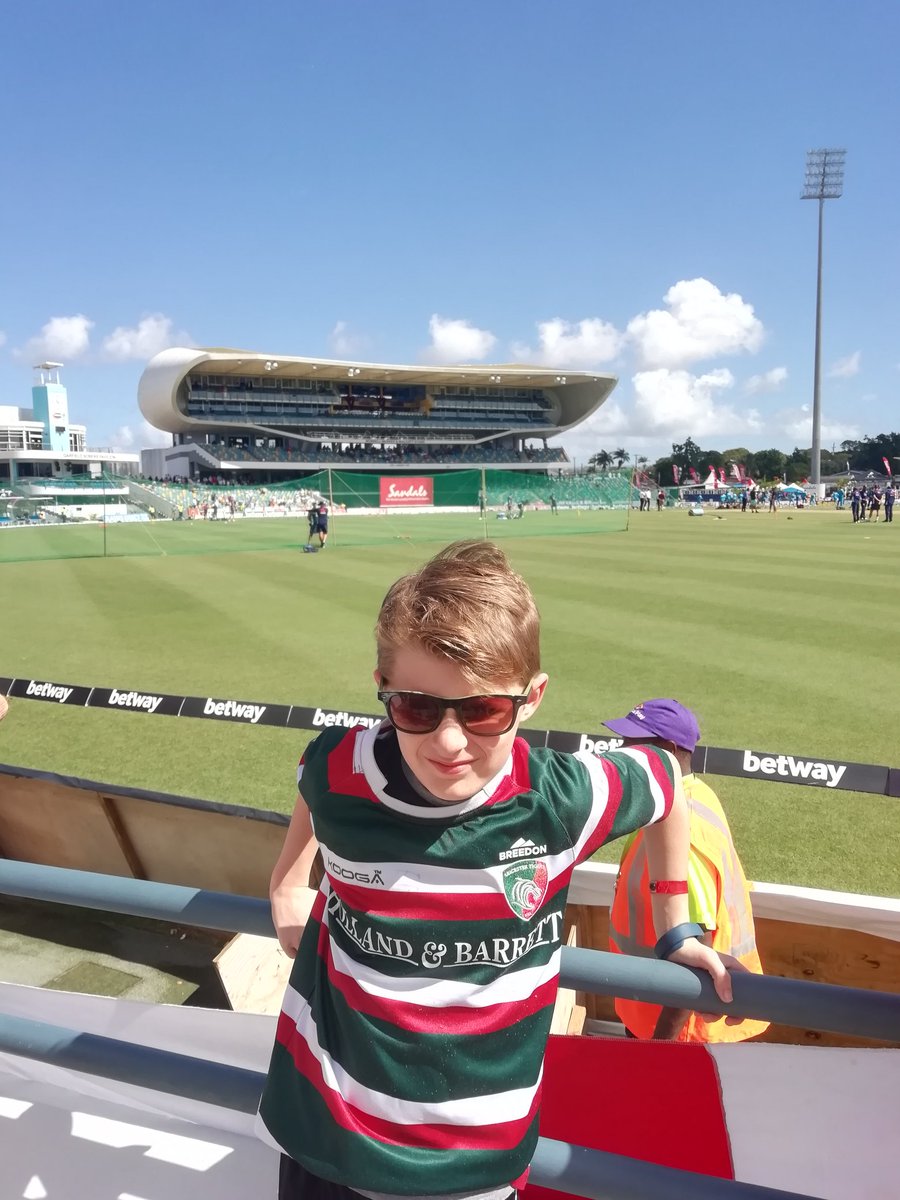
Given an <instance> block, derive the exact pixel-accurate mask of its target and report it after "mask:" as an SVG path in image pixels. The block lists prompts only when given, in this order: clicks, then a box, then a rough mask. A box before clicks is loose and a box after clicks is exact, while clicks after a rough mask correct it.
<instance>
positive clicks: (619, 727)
mask: <svg viewBox="0 0 900 1200" xmlns="http://www.w3.org/2000/svg"><path fill="white" fill-rule="evenodd" d="M603 724H604V725H606V727H607V728H608V729H611V730H612V731H613V732H614V733H617V734H619V736H620V737H623V738H624V739H625V744H626V746H627V745H631V744H634V743H641V744H648V745H653V746H659V747H660V748H661V749H663V750H668V751H669V753H670V754H673V755H674V756H675V758H676V760H677V762H678V765H679V766H680V767H681V770H682V773H683V774H682V782H683V784H684V794H685V799H686V800H687V805H688V812H689V813H690V838H691V851H690V858H689V860H688V869H687V872H686V875H685V877H684V879H679V880H674V881H673V880H666V881H655V880H654V877H653V871H652V868H651V866H650V864H649V862H648V859H647V847H646V836H645V834H644V833H643V831H638V832H637V833H636V834H634V835H633V836H632V837H630V838H629V839H628V841H627V842H626V843H625V848H624V851H623V853H622V858H621V861H620V863H619V874H618V878H617V879H616V893H615V898H614V899H613V903H612V907H611V908H610V914H609V940H610V949H611V950H612V951H613V952H618V953H620V954H637V955H641V956H643V957H645V958H646V957H651V956H652V954H653V946H654V944H655V941H656V938H655V936H654V932H653V918H652V905H653V901H654V898H655V896H656V895H657V894H659V892H661V891H662V892H666V893H670V894H677V895H683V896H685V897H686V899H687V902H688V908H689V911H690V919H691V920H692V921H696V923H697V924H698V925H702V926H703V928H704V930H705V931H706V932H705V934H704V941H705V942H706V944H707V945H708V946H711V947H712V948H713V949H714V950H718V951H720V952H722V953H725V954H729V955H731V956H733V957H734V958H736V959H738V961H739V962H741V963H742V965H743V966H744V967H745V968H746V969H747V970H748V971H753V972H755V973H756V974H759V975H761V974H762V965H761V964H760V961H759V954H758V953H757V950H756V933H755V929H754V925H753V909H752V907H751V904H750V889H749V887H748V886H747V880H746V878H745V876H744V869H743V867H742V866H741V862H740V859H739V858H738V854H737V850H735V847H734V841H733V839H732V836H731V830H730V828H729V826H728V819H727V817H726V816H725V813H724V811H723V809H722V805H721V804H720V803H719V800H718V797H717V796H716V794H715V792H713V790H712V789H711V788H710V787H708V786H707V784H705V783H704V782H703V780H702V779H698V778H697V776H696V775H694V774H693V771H692V769H691V755H692V753H693V750H694V747H695V746H696V745H697V742H698V741H699V740H700V726H699V725H698V724H697V718H696V717H695V716H694V714H693V713H692V712H691V710H690V709H689V708H685V707H684V705H683V704H679V703H678V701H677V700H646V701H645V702H644V703H643V704H638V705H637V707H635V708H633V709H632V710H631V712H630V713H629V714H628V716H627V717H621V718H617V719H616V720H613V721H604V722H603ZM615 1005H616V1013H617V1014H618V1016H619V1019H620V1020H621V1021H622V1024H623V1025H624V1026H625V1029H626V1030H627V1032H628V1033H629V1034H630V1035H631V1036H632V1037H637V1038H665V1039H669V1040H672V1041H678V1042H742V1041H746V1040H747V1039H748V1038H752V1037H757V1036H758V1035H759V1034H761V1033H764V1032H765V1031H766V1029H768V1027H769V1023H768V1022H767V1021H752V1020H749V1019H744V1020H740V1021H736V1020H733V1019H732V1018H725V1017H718V1018H717V1019H715V1020H707V1019H704V1018H703V1017H701V1016H700V1015H699V1014H698V1013H695V1012H691V1011H690V1010H688V1009H678V1008H661V1007H660V1006H659V1005H658V1004H641V1003H639V1002H638V1001H636V1000H625V999H622V998H621V997H618V998H617V999H616V1002H615Z"/></svg>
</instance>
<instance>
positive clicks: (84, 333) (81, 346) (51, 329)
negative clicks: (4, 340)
mask: <svg viewBox="0 0 900 1200" xmlns="http://www.w3.org/2000/svg"><path fill="white" fill-rule="evenodd" d="M93 328H94V322H93V321H90V320H88V318H87V317H86V316H84V314H83V313H79V314H78V315H77V316H74V317H51V318H50V320H49V321H48V322H47V324H46V325H44V326H43V327H42V328H41V332H40V333H39V334H37V335H36V336H35V337H33V338H29V340H28V341H27V342H26V343H25V345H24V346H23V347H22V348H21V350H16V351H14V354H15V357H16V358H24V359H27V360H29V361H30V362H31V363H36V362H40V361H42V360H43V359H59V360H60V361H61V362H63V363H70V362H72V361H73V360H74V359H77V358H81V357H83V355H85V354H86V353H87V352H88V350H89V349H90V345H91V330H92V329H93Z"/></svg>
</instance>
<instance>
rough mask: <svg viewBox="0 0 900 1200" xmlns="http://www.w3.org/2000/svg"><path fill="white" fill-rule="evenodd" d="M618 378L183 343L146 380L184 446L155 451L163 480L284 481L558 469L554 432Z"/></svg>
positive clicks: (151, 468)
mask: <svg viewBox="0 0 900 1200" xmlns="http://www.w3.org/2000/svg"><path fill="white" fill-rule="evenodd" d="M615 385H616V379H615V378H614V377H613V376H610V375H594V374H585V373H573V372H566V373H563V372H561V371H560V370H557V369H551V368H546V367H537V366H522V365H500V366H497V365H495V366H483V365H482V366H477V367H472V366H452V367H435V366H389V365H385V364H374V363H350V362H335V361H330V360H326V359H311V358H295V357H277V358H276V357H274V356H271V355H264V354H258V353H253V352H250V351H239V350H202V349H186V348H181V347H175V348H172V349H169V350H164V351H162V353H160V354H158V355H156V357H155V358H153V359H152V360H151V361H150V362H149V363H148V365H147V367H146V369H145V370H144V373H143V375H142V376H141V381H140V384H139V387H138V403H139V405H140V408H141V412H142V413H143V415H144V416H145V417H146V419H147V420H148V421H149V422H150V424H151V425H153V426H155V427H156V428H157V429H160V430H164V431H165V432H167V433H171V434H172V437H173V444H172V446H171V447H166V448H164V449H159V450H145V451H144V452H143V455H142V471H143V474H144V475H145V476H152V477H155V478H162V479H165V478H170V479H171V478H179V479H209V478H211V477H213V476H214V477H215V478H216V480H217V481H219V482H222V483H228V482H231V481H232V480H237V479H238V478H240V479H241V480H242V481H244V482H248V481H250V480H252V481H253V482H254V483H259V484H264V483H277V482H279V481H284V480H286V479H288V478H292V477H293V478H297V477H302V475H303V474H304V473H307V472H316V471H320V470H321V469H322V467H323V466H326V467H335V468H340V469H341V470H344V471H352V470H357V469H360V468H363V469H365V468H367V467H368V468H371V467H372V466H373V465H376V466H378V468H379V469H380V470H381V471H382V472H383V473H390V471H391V469H394V470H397V471H401V472H402V471H404V470H408V469H409V468H410V467H411V466H414V467H416V468H417V469H419V468H427V469H428V470H429V471H431V470H432V469H436V470H438V471H440V470H442V469H443V470H448V469H449V470H452V469H454V468H459V467H466V468H472V467H476V468H477V467H482V468H484V467H491V468H497V469H503V470H510V469H512V470H519V471H527V472H535V471H537V472H539V473H543V474H547V473H548V472H549V471H550V470H551V469H552V470H553V473H554V474H558V472H559V471H560V470H561V469H563V470H565V469H566V468H567V465H568V459H567V457H566V454H565V452H564V451H563V450H562V449H561V448H557V447H551V446H549V445H548V442H549V440H550V439H552V438H556V437H559V436H560V435H561V434H563V433H565V432H567V431H568V430H570V429H572V428H573V427H575V426H576V425H578V424H579V423H580V422H581V421H583V420H585V418H586V417H588V416H590V415H591V414H592V413H594V412H596V411H597V409H598V408H599V407H600V406H601V405H602V404H603V403H604V401H605V400H606V399H607V398H608V397H609V395H610V393H611V392H612V390H613V388H614V387H615Z"/></svg>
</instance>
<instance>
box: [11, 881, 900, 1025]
mask: <svg viewBox="0 0 900 1200" xmlns="http://www.w3.org/2000/svg"><path fill="white" fill-rule="evenodd" d="M2 893H6V894H7V895H11V896H20V897H27V898H30V899H34V900H52V901H56V902H57V903H62V904H73V905H77V906H80V907H83V908H93V909H100V910H103V911H105V912H119V913H127V914H129V915H131V916H141V917H151V918H155V919H157V920H163V921H172V922H175V923H177V924H182V925H191V926H194V927H197V928H201V929H221V930H227V931H232V932H239V933H256V934H262V935H264V936H268V937H271V936H273V934H274V928H273V925H272V914H271V910H270V907H269V902H268V901H267V900H261V899H258V898H256V897H251V896H235V895H232V894H231V893H229V892H210V891H203V890H201V889H199V888H189V887H182V886H179V885H175V884H169V883H153V882H150V881H148V880H143V879H128V878H123V877H120V876H118V875H98V874H93V873H91V872H88V871H73V870H71V869H69V868H63V867H47V866H42V865H40V864H37V863H25V862H17V861H14V860H11V859H5V860H0V894H2ZM560 982H561V983H562V985H563V986H564V987H569V988H575V989H577V990H579V991H585V992H593V993H595V994H598V995H607V996H623V997H626V998H628V999H632V1000H643V1001H646V1002H648V1003H655V1004H665V1005H669V1006H672V1007H677V1008H690V1009H694V1010H697V1011H700V1012H715V1013H725V1014H728V1015H732V1016H736V1017H752V1018H754V1019H757V1020H768V1021H774V1022H777V1023H779V1024H782V1025H795V1026H800V1027H801V1028H808V1029H817V1030H821V1031H822V1032H826V1033H838V1034H849V1035H851V1036H855V1037H868V1038H876V1039H880V1040H883V1041H889V1042H897V1041H900V996H894V995H890V994H888V993H886V992H875V991H869V990H866V989H864V988H847V987H838V986H836V985H834V984H825V983H810V982H808V981H806V980H797V979H780V978H778V977H776V976H764V975H751V974H739V975H733V976H732V987H733V990H734V1000H733V1002H732V1003H731V1004H727V1005H726V1004H723V1003H722V1001H721V1000H719V998H718V996H717V995H716V993H715V990H714V988H713V985H712V981H711V980H710V979H709V977H708V976H706V975H705V974H703V973H702V972H696V971H692V970H689V969H688V968H687V967H681V966H678V965H677V964H675V963H667V962H657V961H656V960H655V959H649V958H637V957H633V956H631V955H625V954H609V953H606V952H605V951H601V950H586V949H575V948H572V947H564V948H563V952H562V970H561V975H560Z"/></svg>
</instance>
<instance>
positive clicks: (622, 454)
mask: <svg viewBox="0 0 900 1200" xmlns="http://www.w3.org/2000/svg"><path fill="white" fill-rule="evenodd" d="M612 456H613V458H614V459H615V460H616V466H617V467H623V466H624V465H625V463H627V462H628V460H629V459H630V458H631V455H630V454H629V453H628V451H627V450H622V449H619V450H613V452H612Z"/></svg>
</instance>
